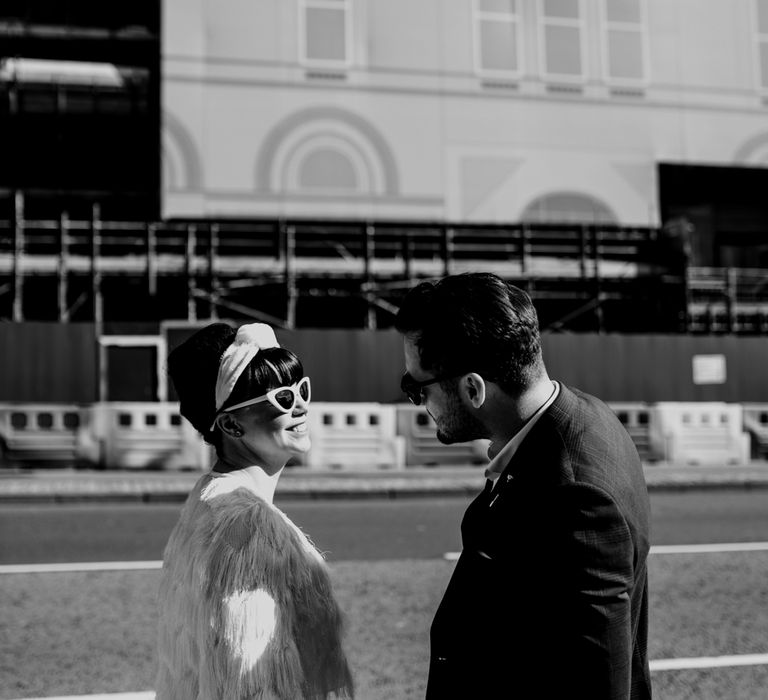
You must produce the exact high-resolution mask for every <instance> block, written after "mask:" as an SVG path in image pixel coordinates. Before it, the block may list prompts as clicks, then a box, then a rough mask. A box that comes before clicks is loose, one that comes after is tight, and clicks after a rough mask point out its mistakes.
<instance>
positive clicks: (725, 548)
mask: <svg viewBox="0 0 768 700" xmlns="http://www.w3.org/2000/svg"><path fill="white" fill-rule="evenodd" d="M766 551H768V542H724V543H720V544H669V545H658V546H656V547H651V554H713V553H717V552H766ZM460 554H461V552H446V553H445V554H444V555H443V559H446V560H447V561H456V560H457V559H458V558H459V555H460ZM162 568H163V562H162V561H160V560H156V561H86V562H74V563H63V564H2V565H0V574H61V573H76V572H78V571H142V570H146V569H162Z"/></svg>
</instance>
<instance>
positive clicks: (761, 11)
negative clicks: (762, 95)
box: [755, 0, 768, 92]
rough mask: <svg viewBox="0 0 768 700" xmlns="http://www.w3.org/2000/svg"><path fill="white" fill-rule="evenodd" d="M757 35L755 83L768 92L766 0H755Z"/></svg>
mask: <svg viewBox="0 0 768 700" xmlns="http://www.w3.org/2000/svg"><path fill="white" fill-rule="evenodd" d="M755 31H756V36H757V85H758V88H759V89H760V90H761V91H763V92H768V0H755Z"/></svg>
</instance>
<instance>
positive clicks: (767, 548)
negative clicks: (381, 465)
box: [443, 542, 768, 561]
mask: <svg viewBox="0 0 768 700" xmlns="http://www.w3.org/2000/svg"><path fill="white" fill-rule="evenodd" d="M718 552H768V542H721V543H719V544H663V545H657V546H655V547H651V554H716V553H718ZM460 554H461V552H446V553H445V554H444V555H443V559H446V560H447V561H456V560H457V559H458V558H459V555H460Z"/></svg>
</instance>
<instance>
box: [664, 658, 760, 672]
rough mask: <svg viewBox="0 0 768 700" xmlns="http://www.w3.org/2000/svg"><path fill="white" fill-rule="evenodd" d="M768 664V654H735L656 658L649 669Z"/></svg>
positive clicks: (673, 669)
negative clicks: (688, 657) (687, 657)
mask: <svg viewBox="0 0 768 700" xmlns="http://www.w3.org/2000/svg"><path fill="white" fill-rule="evenodd" d="M764 664H768V654H738V655H735V656H697V657H694V658H690V659H682V658H681V659H656V660H655V661H651V671H684V670H687V669H697V668H723V667H725V666H761V665H764Z"/></svg>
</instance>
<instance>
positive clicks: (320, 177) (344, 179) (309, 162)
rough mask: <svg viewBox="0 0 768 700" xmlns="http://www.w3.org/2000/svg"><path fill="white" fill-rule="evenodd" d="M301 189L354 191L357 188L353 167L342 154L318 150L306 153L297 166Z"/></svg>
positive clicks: (326, 149)
mask: <svg viewBox="0 0 768 700" xmlns="http://www.w3.org/2000/svg"><path fill="white" fill-rule="evenodd" d="M298 181H299V186H300V187H301V189H323V190H344V191H355V190H357V189H358V188H359V185H358V179H357V175H356V172H355V166H354V165H353V164H352V163H351V162H350V160H349V158H347V156H346V155H345V154H344V153H341V152H340V151H337V150H335V149H333V148H318V149H316V150H314V151H311V152H310V153H308V154H307V155H306V156H305V157H304V159H303V161H302V162H301V165H300V166H299V176H298Z"/></svg>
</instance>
